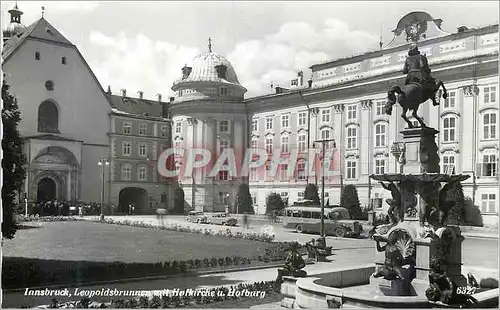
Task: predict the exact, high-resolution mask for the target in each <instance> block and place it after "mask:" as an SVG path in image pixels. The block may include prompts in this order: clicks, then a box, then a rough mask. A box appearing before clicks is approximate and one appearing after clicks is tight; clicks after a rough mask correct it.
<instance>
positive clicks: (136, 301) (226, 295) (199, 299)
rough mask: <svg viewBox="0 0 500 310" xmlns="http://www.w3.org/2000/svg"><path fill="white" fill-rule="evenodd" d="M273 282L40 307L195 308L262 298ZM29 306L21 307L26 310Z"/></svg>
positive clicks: (85, 300)
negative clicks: (184, 293)
mask: <svg viewBox="0 0 500 310" xmlns="http://www.w3.org/2000/svg"><path fill="white" fill-rule="evenodd" d="M274 284H275V282H274V281H266V282H255V283H251V284H239V285H237V286H230V287H226V286H220V287H216V288H211V289H207V290H206V292H207V294H204V295H205V296H202V295H200V294H197V295H195V294H193V295H185V296H174V295H161V296H158V295H157V296H148V297H146V296H143V297H136V298H131V299H112V300H111V301H108V302H97V301H92V299H90V298H84V299H81V300H79V301H71V302H65V303H59V302H58V300H57V299H55V298H54V299H52V303H51V305H47V306H41V307H43V308H51V309H74V308H80V309H81V308H91V309H95V308H113V309H120V308H128V309H144V308H187V307H195V306H197V305H210V304H212V303H216V302H222V301H226V300H243V299H248V298H262V297H261V294H264V295H266V294H268V293H271V292H272V291H273V288H274ZM245 291H246V292H251V293H252V292H253V293H254V294H255V295H257V294H259V296H258V297H257V296H255V295H252V296H248V295H245V294H242V296H237V295H238V294H231V293H230V292H245ZM27 307H30V306H23V307H22V308H27Z"/></svg>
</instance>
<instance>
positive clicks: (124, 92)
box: [121, 88, 127, 97]
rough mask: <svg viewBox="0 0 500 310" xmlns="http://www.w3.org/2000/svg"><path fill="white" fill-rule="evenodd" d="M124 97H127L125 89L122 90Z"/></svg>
mask: <svg viewBox="0 0 500 310" xmlns="http://www.w3.org/2000/svg"><path fill="white" fill-rule="evenodd" d="M121 92H122V97H127V90H126V89H125V88H122V89H121Z"/></svg>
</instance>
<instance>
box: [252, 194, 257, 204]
mask: <svg viewBox="0 0 500 310" xmlns="http://www.w3.org/2000/svg"><path fill="white" fill-rule="evenodd" d="M252 205H254V206H255V205H257V193H253V194H252Z"/></svg>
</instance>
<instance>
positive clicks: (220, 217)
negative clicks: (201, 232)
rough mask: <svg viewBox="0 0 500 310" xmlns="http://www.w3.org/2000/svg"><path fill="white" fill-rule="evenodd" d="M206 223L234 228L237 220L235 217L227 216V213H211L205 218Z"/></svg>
mask: <svg viewBox="0 0 500 310" xmlns="http://www.w3.org/2000/svg"><path fill="white" fill-rule="evenodd" d="M206 221H207V223H209V224H216V225H226V226H236V224H237V223H238V220H237V219H236V218H235V217H232V216H229V214H228V213H222V212H221V213H213V214H212V215H210V216H206Z"/></svg>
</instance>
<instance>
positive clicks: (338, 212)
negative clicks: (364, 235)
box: [283, 206, 363, 237]
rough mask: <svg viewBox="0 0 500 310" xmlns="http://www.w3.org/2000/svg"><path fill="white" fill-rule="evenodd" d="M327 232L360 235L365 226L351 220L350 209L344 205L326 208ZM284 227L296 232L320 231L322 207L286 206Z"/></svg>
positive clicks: (330, 233)
mask: <svg viewBox="0 0 500 310" xmlns="http://www.w3.org/2000/svg"><path fill="white" fill-rule="evenodd" d="M323 214H324V223H325V234H326V235H333V236H335V237H345V236H353V237H358V236H359V235H360V234H361V232H362V231H363V227H362V226H361V225H360V224H359V222H358V221H356V220H351V219H350V216H349V211H348V210H347V209H346V208H343V207H333V208H328V207H327V208H324V213H323ZM283 227H285V228H288V229H294V230H295V231H296V232H299V233H304V232H310V233H320V230H321V208H320V207H317V206H292V207H287V208H285V217H284V218H283Z"/></svg>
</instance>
